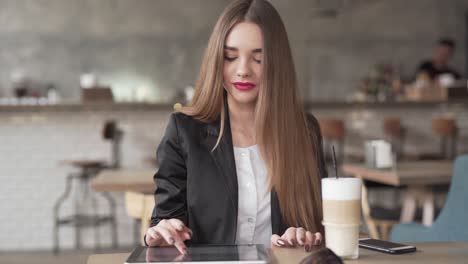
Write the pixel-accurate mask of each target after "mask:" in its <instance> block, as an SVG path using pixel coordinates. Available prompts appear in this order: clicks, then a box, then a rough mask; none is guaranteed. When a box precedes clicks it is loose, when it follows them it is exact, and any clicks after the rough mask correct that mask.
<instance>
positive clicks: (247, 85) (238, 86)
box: [233, 82, 256, 91]
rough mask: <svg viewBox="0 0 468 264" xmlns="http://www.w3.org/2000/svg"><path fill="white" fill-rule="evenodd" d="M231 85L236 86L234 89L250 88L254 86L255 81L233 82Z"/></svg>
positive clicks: (246, 89)
mask: <svg viewBox="0 0 468 264" xmlns="http://www.w3.org/2000/svg"><path fill="white" fill-rule="evenodd" d="M233 85H234V87H236V89H238V90H241V91H248V90H252V89H253V88H255V86H256V85H255V83H251V82H235V83H233Z"/></svg>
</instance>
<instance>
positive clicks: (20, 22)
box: [0, 0, 468, 101]
mask: <svg viewBox="0 0 468 264" xmlns="http://www.w3.org/2000/svg"><path fill="white" fill-rule="evenodd" d="M228 2H229V0H190V1H187V0H171V1H169V0H166V1H163V0H158V1H155V0H136V1H135V0H134V1H132V0H100V1H94V0H80V1H72V0H68V1H64V0H0V95H4V96H8V95H11V94H12V91H11V81H10V75H11V73H12V72H14V71H23V72H25V73H26V74H27V75H29V76H31V78H32V79H33V80H36V81H38V82H40V84H44V83H48V82H52V83H55V84H56V86H57V87H58V89H59V92H60V93H61V95H62V96H63V97H65V98H69V99H75V100H77V99H78V98H79V94H80V93H79V89H78V76H79V74H80V73H83V72H89V71H93V72H96V73H97V74H98V75H99V77H100V80H101V81H102V82H103V83H105V84H110V85H112V87H113V89H114V92H115V93H116V95H117V97H118V99H119V100H131V99H132V98H133V97H134V96H135V91H136V89H139V88H140V89H145V88H146V89H148V90H149V98H151V99H153V100H156V101H169V100H171V98H173V96H174V95H175V94H176V93H177V90H179V89H182V88H184V87H185V86H186V85H188V84H191V83H193V81H194V79H195V78H196V75H197V73H198V69H199V64H200V60H201V56H202V53H203V50H204V47H205V45H206V43H207V40H208V37H209V35H210V32H211V30H212V27H213V25H214V23H215V21H216V19H217V17H218V16H219V14H220V13H221V11H222V9H223V8H224V7H225V5H226V4H227V3H228ZM272 2H273V4H274V5H275V6H276V7H277V9H278V10H279V12H280V14H281V15H282V17H283V20H284V22H285V24H286V27H287V29H288V32H289V35H290V40H291V45H292V48H293V53H294V55H295V59H296V64H297V69H298V75H299V76H298V77H299V81H300V85H301V88H302V89H303V94H304V96H305V98H306V99H310V98H324V99H332V98H341V99H344V98H345V97H346V94H348V93H350V91H352V90H353V89H354V88H355V87H356V86H357V82H358V81H359V79H360V78H361V77H362V76H363V75H365V74H366V73H367V72H368V71H369V69H370V67H371V66H372V65H373V64H374V63H376V62H382V61H387V62H391V63H394V64H396V65H398V66H399V67H400V68H401V70H402V72H403V73H404V74H406V75H411V74H412V73H413V71H414V68H415V67H416V65H417V64H418V62H419V61H420V60H421V59H423V58H426V57H428V56H430V54H431V50H432V47H433V44H434V42H435V41H436V40H437V39H438V38H439V37H440V36H449V37H453V38H455V39H456V40H457V43H458V46H459V47H460V48H459V50H458V52H457V55H456V58H455V60H454V61H453V63H454V65H455V66H456V67H457V68H458V69H459V70H460V71H462V72H464V71H465V49H464V47H465V39H464V38H465V18H464V15H465V10H466V7H467V6H468V3H467V1H466V0H446V1H440V0H412V1H406V0H352V1H351V0H344V1H343V3H345V5H344V7H343V9H341V11H340V12H339V14H338V15H337V16H336V17H334V18H330V17H320V16H317V15H316V14H317V12H316V11H317V10H316V9H315V8H314V7H316V5H317V3H318V2H320V3H321V4H322V5H326V6H334V5H339V3H340V2H341V1H339V0H333V1H331V0H330V1H318V0H314V1H311V0H294V1H286V0H272ZM38 87H40V85H39V86H38Z"/></svg>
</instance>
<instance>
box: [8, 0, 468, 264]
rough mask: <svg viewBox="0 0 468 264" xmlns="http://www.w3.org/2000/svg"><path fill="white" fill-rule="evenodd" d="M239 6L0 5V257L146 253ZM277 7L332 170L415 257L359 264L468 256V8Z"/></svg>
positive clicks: (142, 0) (321, 1)
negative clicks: (162, 173)
mask: <svg viewBox="0 0 468 264" xmlns="http://www.w3.org/2000/svg"><path fill="white" fill-rule="evenodd" d="M229 2H231V1H230V0H190V1H188V0H157V1H156V0H138V1H130V0H100V1H94V0H79V1H75V0H65V1H64V0H41V1H30V0H14V1H10V0H0V21H2V22H1V23H0V124H1V125H0V142H1V144H0V178H1V179H2V184H0V205H1V209H2V212H1V214H0V233H1V234H2V235H0V263H15V264H16V263H69V264H74V263H95V264H97V263H124V261H125V258H126V256H128V254H129V253H130V252H131V251H132V249H133V248H135V247H136V246H138V245H142V243H143V235H144V234H145V232H146V230H147V228H148V227H149V224H150V218H151V214H152V211H153V207H154V203H155V201H154V195H153V193H154V191H155V189H156V186H155V184H154V181H153V175H154V174H155V172H156V171H157V170H158V166H159V164H158V161H157V157H156V148H157V147H158V145H159V143H160V142H161V139H162V137H163V135H164V131H165V129H166V126H167V124H168V121H169V117H170V115H171V113H173V112H175V111H178V109H180V107H182V106H184V105H187V104H189V103H190V100H191V98H192V97H193V94H194V86H195V80H196V77H197V74H198V72H199V70H200V64H201V59H202V56H203V53H204V50H205V48H206V45H207V42H208V39H209V37H210V34H211V32H212V30H213V27H214V24H215V23H216V20H217V19H218V17H219V15H220V14H221V12H222V10H223V9H224V8H225V7H226V6H227V5H228V4H229ZM270 2H271V3H272V4H273V5H274V7H275V8H276V9H277V10H278V12H279V13H280V15H281V17H282V19H283V21H284V24H285V26H286V30H287V32H288V37H289V41H290V45H291V49H292V53H293V57H294V62H295V66H296V71H297V79H298V84H299V89H300V97H301V100H302V102H303V104H304V109H305V110H306V111H307V112H309V113H312V114H313V115H314V116H315V117H316V118H317V119H318V121H319V124H320V131H321V133H322V136H323V151H324V153H325V161H326V164H327V168H328V176H329V177H357V178H359V179H361V180H362V196H361V224H360V236H361V237H372V238H375V239H380V240H386V241H393V242H402V243H404V244H410V245H415V246H416V247H417V248H418V251H417V252H415V253H412V254H408V255H405V256H403V255H402V256H398V257H400V258H398V259H396V258H392V257H394V256H391V255H386V254H383V253H369V252H371V251H369V252H368V251H366V250H365V249H362V248H361V249H360V255H361V257H360V259H359V261H361V262H363V263H374V262H373V258H375V259H374V260H375V261H376V260H377V259H378V260H379V261H381V262H379V263H390V261H392V262H393V261H400V262H401V263H407V262H405V261H412V262H408V263H436V262H431V261H437V263H466V261H467V259H468V253H467V252H468V231H467V230H468V229H467V227H466V223H468V207H467V203H466V201H468V88H467V78H468V42H467V41H468V1H466V0H444V1H442V0H411V1H405V0H327V1H325V0H293V1H286V0H270ZM333 148H334V152H335V156H336V162H335V163H336V169H335V167H334V166H333V151H332V149H333ZM464 241H465V242H464ZM366 252H367V253H366ZM101 254H102V255H101ZM274 254H279V255H281V254H285V255H281V256H279V259H280V261H279V263H299V262H300V260H301V259H303V258H305V257H306V256H307V254H310V253H306V252H303V251H299V250H298V251H297V253H294V252H293V253H290V252H289V253H288V252H286V253H285V252H276V253H274ZM405 257H406V258H408V260H407V259H405ZM365 261H369V262H365ZM385 261H388V262H385ZM346 263H348V262H346ZM349 263H353V262H352V261H351V262H349Z"/></svg>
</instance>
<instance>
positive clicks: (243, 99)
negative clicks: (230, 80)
mask: <svg viewBox="0 0 468 264" xmlns="http://www.w3.org/2000/svg"><path fill="white" fill-rule="evenodd" d="M230 95H231V99H232V100H233V101H234V102H235V103H237V104H255V102H256V101H257V97H258V91H255V90H251V91H237V90H234V89H233V90H232V91H231V92H230Z"/></svg>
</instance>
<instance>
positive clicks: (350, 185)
mask: <svg viewBox="0 0 468 264" xmlns="http://www.w3.org/2000/svg"><path fill="white" fill-rule="evenodd" d="M322 201H323V222H322V223H323V225H324V227H325V242H326V246H327V247H328V248H330V249H331V250H333V251H334V252H335V253H336V254H337V255H338V256H340V257H342V258H345V259H356V258H358V256H359V248H358V239H359V224H360V215H361V180H360V179H358V178H325V179H322Z"/></svg>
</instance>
